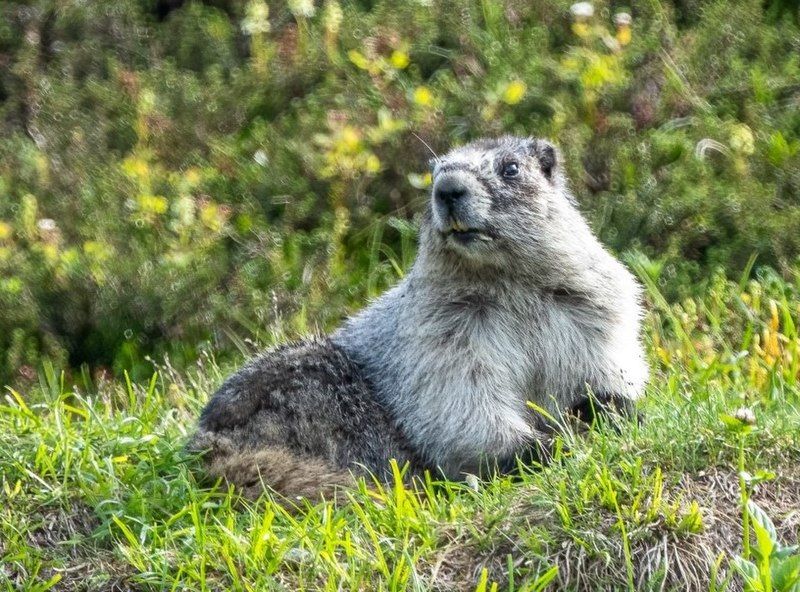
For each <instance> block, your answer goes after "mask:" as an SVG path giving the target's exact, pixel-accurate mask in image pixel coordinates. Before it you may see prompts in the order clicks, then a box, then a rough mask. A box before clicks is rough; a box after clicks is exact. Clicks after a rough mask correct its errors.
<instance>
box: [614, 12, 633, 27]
mask: <svg viewBox="0 0 800 592" xmlns="http://www.w3.org/2000/svg"><path fill="white" fill-rule="evenodd" d="M632 22H633V18H632V17H631V15H630V14H629V13H627V12H618V13H617V14H615V15H614V24H615V25H617V26H618V27H630V25H631V23H632Z"/></svg>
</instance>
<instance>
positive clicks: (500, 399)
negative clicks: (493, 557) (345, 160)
mask: <svg viewBox="0 0 800 592" xmlns="http://www.w3.org/2000/svg"><path fill="white" fill-rule="evenodd" d="M559 160H560V157H559V154H558V153H557V151H556V149H555V148H554V147H553V145H552V144H550V143H549V142H547V141H544V140H541V139H534V138H516V137H503V138H499V139H484V140H479V141H476V142H473V143H471V144H468V145H466V146H463V147H461V148H457V149H454V150H453V151H452V152H450V153H449V154H447V155H446V156H444V157H442V158H436V159H435V160H434V167H433V173H432V178H433V183H432V192H431V199H430V201H429V205H428V207H427V208H426V210H425V212H424V214H423V216H422V220H421V227H420V241H419V253H418V256H417V259H416V261H415V262H414V265H413V267H412V269H411V270H410V272H409V273H408V275H407V276H406V277H405V278H404V279H403V280H402V281H401V282H400V283H399V284H398V285H397V286H395V287H394V288H392V289H390V290H389V291H388V292H386V293H385V294H383V295H382V296H380V297H379V298H378V299H377V300H375V301H374V302H373V303H372V304H371V305H369V306H368V307H367V308H366V309H364V310H363V311H361V312H360V313H358V314H357V315H355V316H353V317H352V318H350V319H348V320H347V321H346V322H345V323H344V325H343V326H342V327H341V328H339V329H338V330H337V331H335V332H334V333H333V334H332V335H331V336H329V337H326V338H320V339H311V340H308V341H305V342H301V343H298V344H294V345H288V346H284V347H281V348H278V349H277V350H274V351H270V352H267V353H265V354H263V355H261V356H260V357H258V358H256V359H255V360H253V361H251V362H250V363H249V364H248V365H247V366H246V367H244V368H243V369H242V370H240V371H239V372H237V373H236V374H234V375H233V376H232V377H230V378H229V379H228V380H227V381H226V382H225V383H224V384H223V385H222V387H221V388H220V389H219V391H217V393H216V394H215V395H214V396H213V397H212V399H211V400H210V402H209V403H208V406H207V407H206V408H205V410H204V411H203V414H202V416H201V418H200V427H199V430H198V432H197V434H196V435H195V437H194V439H193V441H192V442H191V448H192V449H193V450H206V451H207V456H206V459H207V471H208V472H209V473H210V475H211V476H215V477H219V476H221V477H224V478H225V479H227V480H228V481H229V482H232V483H234V484H236V485H238V486H240V487H241V488H242V489H243V491H244V493H245V494H246V495H251V496H255V495H257V494H259V493H260V492H261V491H263V486H267V487H269V488H271V489H273V490H274V491H277V492H278V493H281V494H284V495H286V496H290V497H294V496H306V497H308V496H312V497H313V496H317V495H319V494H320V493H326V492H331V491H333V490H334V489H335V488H336V487H337V486H340V485H342V484H348V483H351V482H352V479H353V474H359V473H360V474H364V473H366V472H368V473H372V474H373V475H376V476H377V477H378V478H380V479H386V478H389V476H390V472H389V466H390V459H396V460H397V462H398V463H399V464H400V465H404V464H407V465H408V466H409V468H408V471H409V473H408V474H418V473H420V472H422V471H424V470H426V469H427V470H430V471H431V472H433V473H434V474H438V475H440V476H443V477H446V478H449V479H459V478H463V476H464V475H465V474H466V473H474V474H481V473H484V472H485V471H486V469H487V468H491V467H493V468H494V469H495V470H496V469H500V470H501V471H504V470H509V469H511V468H513V467H516V466H517V465H516V463H517V459H518V457H521V458H528V457H529V456H530V453H531V451H534V452H535V451H536V450H537V449H538V447H539V446H540V444H541V443H542V442H544V441H546V439H547V438H548V433H547V429H548V428H547V422H546V421H544V420H543V418H542V414H541V413H539V412H537V411H536V410H535V406H538V407H540V408H544V409H546V410H547V411H548V412H549V413H550V414H553V415H558V414H561V413H563V412H565V411H567V412H569V411H573V412H577V413H579V414H580V413H585V412H586V410H587V409H589V407H590V406H589V404H588V403H587V397H588V396H589V393H593V394H594V397H595V400H596V401H599V402H600V403H601V404H602V403H603V402H615V403H616V404H617V405H618V406H622V407H625V406H627V404H628V403H630V402H632V401H634V400H635V399H637V398H638V397H640V396H641V395H642V392H643V390H644V386H645V382H646V380H647V374H648V369H647V365H646V363H645V360H644V355H643V351H642V346H641V342H640V335H639V333H640V322H641V316H642V308H641V304H640V286H639V284H638V283H637V282H636V280H635V279H634V278H633V276H632V275H631V274H630V273H629V272H628V271H627V270H626V269H625V267H624V266H623V265H622V264H621V263H620V262H619V261H618V260H617V259H615V258H614V257H613V256H611V255H610V254H609V253H608V252H607V251H606V250H605V249H604V248H603V246H602V245H601V244H600V242H599V241H598V240H597V238H596V237H595V236H594V235H593V234H592V232H591V230H590V229H589V226H588V225H587V223H586V221H585V220H584V219H583V217H582V216H581V214H580V213H579V211H578V209H577V207H576V204H575V201H574V199H573V197H572V196H571V194H570V192H569V190H568V188H567V186H566V181H565V178H564V175H563V173H562V171H561V166H560V162H559ZM528 401H530V402H532V403H534V404H535V406H532V405H528ZM591 408H592V409H593V408H594V406H593V405H592V406H591Z"/></svg>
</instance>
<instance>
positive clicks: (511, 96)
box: [503, 80, 527, 105]
mask: <svg viewBox="0 0 800 592" xmlns="http://www.w3.org/2000/svg"><path fill="white" fill-rule="evenodd" d="M526 89H527V87H526V86H525V83H524V82H522V81H521V80H514V81H512V82H510V83H509V84H508V86H506V89H505V91H503V102H504V103H506V104H508V105H516V104H517V103H519V102H520V101H521V100H522V97H524V96H525V91H526Z"/></svg>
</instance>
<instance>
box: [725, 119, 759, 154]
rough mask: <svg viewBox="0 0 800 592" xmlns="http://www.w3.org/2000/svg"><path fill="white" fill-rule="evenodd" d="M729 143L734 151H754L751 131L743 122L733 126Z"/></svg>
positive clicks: (741, 152) (743, 152)
mask: <svg viewBox="0 0 800 592" xmlns="http://www.w3.org/2000/svg"><path fill="white" fill-rule="evenodd" d="M730 145H731V148H733V150H734V151H735V152H738V153H740V154H747V155H749V154H752V153H753V152H755V139H754V138H753V132H752V131H751V130H750V128H749V127H748V126H747V125H745V124H743V123H741V124H739V125H736V126H734V128H733V131H732V132H731V139H730Z"/></svg>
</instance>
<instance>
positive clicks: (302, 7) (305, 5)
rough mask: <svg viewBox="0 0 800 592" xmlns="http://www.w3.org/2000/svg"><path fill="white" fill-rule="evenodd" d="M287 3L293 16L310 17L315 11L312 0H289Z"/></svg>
mask: <svg viewBox="0 0 800 592" xmlns="http://www.w3.org/2000/svg"><path fill="white" fill-rule="evenodd" d="M287 4H288V5H289V10H291V11H292V14H293V15H295V16H304V17H306V18H311V17H312V16H314V13H315V12H317V9H316V7H315V6H314V0H289V1H288V2H287Z"/></svg>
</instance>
